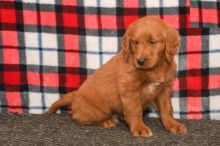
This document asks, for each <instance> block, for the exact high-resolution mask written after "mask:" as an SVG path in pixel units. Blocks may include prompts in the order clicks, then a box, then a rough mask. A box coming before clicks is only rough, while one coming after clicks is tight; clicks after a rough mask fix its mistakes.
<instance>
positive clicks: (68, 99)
mask: <svg viewBox="0 0 220 146" xmlns="http://www.w3.org/2000/svg"><path fill="white" fill-rule="evenodd" d="M74 96H75V91H73V92H70V93H68V94H66V95H64V96H63V97H62V98H60V99H59V100H57V101H55V102H54V103H53V104H52V106H51V107H50V108H49V109H48V111H46V112H44V113H43V114H50V113H56V111H57V110H58V109H59V108H61V107H64V106H70V105H71V103H72V101H73V98H74Z"/></svg>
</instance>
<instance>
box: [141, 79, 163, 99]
mask: <svg viewBox="0 0 220 146" xmlns="http://www.w3.org/2000/svg"><path fill="white" fill-rule="evenodd" d="M161 84H162V83H161V82H160V81H159V80H158V81H155V82H150V83H146V84H144V85H143V86H142V91H141V95H142V96H147V97H154V96H155V95H157V93H158V92H159V91H160V89H161Z"/></svg>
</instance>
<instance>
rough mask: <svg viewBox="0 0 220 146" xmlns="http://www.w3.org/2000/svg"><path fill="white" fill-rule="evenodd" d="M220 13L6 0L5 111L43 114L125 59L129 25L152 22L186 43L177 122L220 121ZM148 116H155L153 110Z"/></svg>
mask: <svg viewBox="0 0 220 146" xmlns="http://www.w3.org/2000/svg"><path fill="white" fill-rule="evenodd" d="M219 6H220V3H219V2H217V1H214V0H212V1H210V0H207V1H205V0H191V1H190V0H134V1H131V0H84V1H82V0H59V1H58V0H56V1H55V0H47V1H46V0H22V1H21V0H1V1H0V111H1V112H16V113H31V114H40V113H42V112H43V111H45V110H46V109H47V108H48V107H49V106H50V105H51V104H52V102H54V101H55V100H57V99H58V98H60V97H61V96H62V95H63V94H65V93H67V92H69V91H72V90H76V89H77V88H78V87H79V86H80V84H82V82H83V81H84V80H85V79H86V78H87V76H88V75H90V74H91V73H92V72H93V71H94V70H95V69H97V68H99V67H100V66H101V65H102V64H103V63H105V62H107V61H108V60H109V59H110V58H111V57H112V56H113V55H115V54H116V53H117V52H118V51H119V49H120V40H121V37H122V36H123V34H124V32H125V30H126V28H127V27H128V25H129V24H130V23H132V22H133V21H135V20H137V19H138V18H140V17H143V16H146V15H154V16H158V17H160V18H161V19H163V20H164V21H166V22H167V23H169V24H170V25H172V26H173V27H175V28H176V29H177V30H178V31H179V33H180V35H181V47H180V50H179V53H178V55H177V57H176V62H177V64H178V71H177V73H176V75H177V76H176V79H175V81H174V85H173V89H174V91H173V96H172V103H173V107H174V116H175V117H176V118H187V119H202V118H206V119H219V120H220V29H219V28H218V27H219V24H220V11H219ZM94 86H95V85H94ZM60 111H61V112H66V109H62V110H60ZM146 113H147V114H148V115H150V116H157V111H155V110H154V109H150V110H149V111H147V112H146Z"/></svg>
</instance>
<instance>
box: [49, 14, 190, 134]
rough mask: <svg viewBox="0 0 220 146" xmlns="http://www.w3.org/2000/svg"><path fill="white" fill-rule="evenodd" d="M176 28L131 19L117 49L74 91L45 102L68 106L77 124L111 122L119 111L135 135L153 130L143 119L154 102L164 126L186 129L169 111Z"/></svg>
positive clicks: (110, 124) (54, 107)
mask: <svg viewBox="0 0 220 146" xmlns="http://www.w3.org/2000/svg"><path fill="white" fill-rule="evenodd" d="M179 45H180V37H179V34H178V33H177V32H176V31H175V30H174V29H173V28H171V27H170V26H169V25H167V24H166V23H165V22H163V21H162V20H160V19H159V18H156V17H150V16H147V17H143V18H141V19H139V20H137V21H136V22H134V23H133V24H131V25H130V26H129V28H128V30H127V31H126V33H125V35H124V36H123V40H122V43H121V51H120V52H119V53H118V54H117V55H116V56H114V57H113V58H112V59H111V60H109V61H108V62H107V63H106V64H104V65H103V66H101V67H100V68H99V69H98V70H96V71H95V72H94V73H93V74H92V75H91V76H89V77H88V79H87V80H86V81H85V82H84V83H83V84H82V85H81V86H80V88H79V89H78V90H77V91H73V92H71V93H69V94H66V95H65V96H64V97H62V98H61V99H59V100H58V101H56V102H55V103H53V104H52V106H51V107H50V108H49V110H48V111H47V113H54V112H56V111H57V110H58V108H60V107H62V106H70V105H71V108H72V118H73V119H74V120H75V121H76V122H78V123H79V124H82V125H84V124H95V125H100V126H103V127H108V128H110V127H115V126H116V121H117V120H115V118H114V116H113V115H115V114H117V115H121V116H123V118H124V120H125V121H126V123H127V125H128V126H129V128H130V131H131V133H132V134H133V135H134V136H144V137H149V136H152V132H151V130H150V128H149V127H147V126H146V125H145V123H144V122H143V119H142V114H143V110H144V109H145V108H147V107H148V106H149V105H150V104H151V103H152V102H155V103H156V105H157V107H158V109H159V111H160V116H161V120H162V123H163V125H164V127H165V128H166V129H167V130H169V131H170V132H173V133H186V132H187V129H186V127H185V126H184V125H183V124H180V123H178V122H177V121H176V120H175V119H174V118H173V115H172V112H173V109H172V105H171V97H170V94H171V92H172V78H173V76H174V74H175V71H176V64H175V62H174V55H175V54H176V53H177V51H178V48H179Z"/></svg>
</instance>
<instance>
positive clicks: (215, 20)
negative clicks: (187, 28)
mask: <svg viewBox="0 0 220 146" xmlns="http://www.w3.org/2000/svg"><path fill="white" fill-rule="evenodd" d="M190 20H191V21H190V22H191V27H220V1H219V0H191V3H190Z"/></svg>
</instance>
